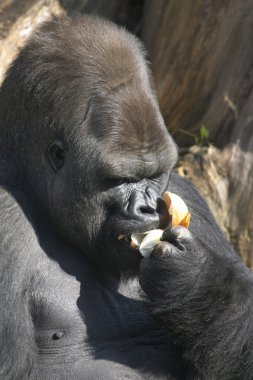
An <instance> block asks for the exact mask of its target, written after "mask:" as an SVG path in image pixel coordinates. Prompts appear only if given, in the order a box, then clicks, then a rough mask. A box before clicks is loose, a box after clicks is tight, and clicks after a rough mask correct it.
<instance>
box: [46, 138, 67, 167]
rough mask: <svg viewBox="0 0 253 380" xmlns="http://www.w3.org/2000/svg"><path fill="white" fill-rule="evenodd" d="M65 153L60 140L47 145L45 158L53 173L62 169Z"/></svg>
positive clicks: (65, 150)
mask: <svg viewBox="0 0 253 380" xmlns="http://www.w3.org/2000/svg"><path fill="white" fill-rule="evenodd" d="M66 153H67V149H66V148H65V146H64V144H63V142H62V141H60V140H56V141H54V142H53V143H52V144H50V145H49V147H48V150H47V157H48V159H49V162H50V164H51V166H52V168H53V169H54V170H55V171H58V170H59V169H61V168H62V167H63V165H64V163H65V157H66Z"/></svg>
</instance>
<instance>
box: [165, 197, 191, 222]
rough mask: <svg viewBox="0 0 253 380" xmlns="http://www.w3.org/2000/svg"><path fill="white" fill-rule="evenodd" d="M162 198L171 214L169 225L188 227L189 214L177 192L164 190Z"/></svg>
mask: <svg viewBox="0 0 253 380" xmlns="http://www.w3.org/2000/svg"><path fill="white" fill-rule="evenodd" d="M163 200H164V202H165V203H166V206H167V208H168V211H169V214H170V216H171V226H172V227H176V226H183V227H186V228H188V227H189V225H190V217H191V214H190V212H189V210H188V207H187V206H186V204H185V202H184V201H183V199H182V198H180V197H179V196H178V195H177V194H174V193H171V192H169V191H166V192H165V193H164V194H163Z"/></svg>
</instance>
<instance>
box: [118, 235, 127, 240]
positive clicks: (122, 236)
mask: <svg viewBox="0 0 253 380" xmlns="http://www.w3.org/2000/svg"><path fill="white" fill-rule="evenodd" d="M125 237H126V236H125V235H119V236H118V240H123V239H125Z"/></svg>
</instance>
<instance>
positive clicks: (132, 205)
mask: <svg viewBox="0 0 253 380" xmlns="http://www.w3.org/2000/svg"><path fill="white" fill-rule="evenodd" d="M127 212H128V217H129V218H130V219H137V220H143V222H144V223H145V222H146V223H157V222H158V221H159V214H158V211H157V197H156V196H155V194H153V193H152V191H151V190H150V188H149V187H147V188H146V189H145V191H143V192H142V191H133V192H132V194H131V196H130V198H129V203H128V207H127Z"/></svg>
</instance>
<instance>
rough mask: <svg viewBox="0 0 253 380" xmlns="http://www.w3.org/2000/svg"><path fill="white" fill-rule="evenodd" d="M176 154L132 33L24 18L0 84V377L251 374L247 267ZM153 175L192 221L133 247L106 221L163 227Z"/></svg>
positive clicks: (129, 229)
mask: <svg viewBox="0 0 253 380" xmlns="http://www.w3.org/2000/svg"><path fill="white" fill-rule="evenodd" d="M176 159H177V150H176V146H175V144H174V142H173V140H172V138H171V137H170V136H169V134H168V133H167V130H166V127H165V125H164V122H163V119H162V116H161V114H160V111H159V107H158V103H157V99H156V95H155V91H154V88H153V85H152V79H151V75H150V71H149V69H148V66H147V63H146V61H145V52H144V50H143V48H142V46H141V44H140V43H139V41H138V40H136V39H135V38H134V37H133V36H132V35H130V34H128V33H127V32H126V31H124V30H122V29H120V28H118V27H116V26H115V25H114V24H111V23H109V22H106V21H103V20H100V19H98V18H94V17H87V16H84V17H74V18H61V19H55V20H53V21H52V22H49V23H46V24H44V25H43V26H42V27H41V28H39V29H38V31H37V32H36V33H35V34H34V35H33V36H32V38H31V40H30V41H29V42H28V43H27V45H26V46H25V47H24V48H23V49H22V50H21V52H20V54H19V55H18V57H17V58H16V60H15V61H14V62H13V64H12V66H11V67H10V69H9V71H8V73H7V75H6V78H5V80H4V82H3V84H2V86H1V89H0V181H1V187H0V220H1V225H0V273H1V277H0V301H1V310H0V341H1V350H0V378H1V379H6V380H8V379H11V380H13V379H35V380H36V379H38V380H42V379H61V380H64V379H100V378H101V379H123V378H132V379H152V378H156V379H185V378H203V379H216V378H217V379H218V378H222V379H239V378H240V379H243V378H245V379H250V378H252V376H253V369H252V366H253V364H252V347H251V346H252V343H251V341H252V339H251V337H252V333H251V325H252V323H251V322H250V320H251V315H252V306H251V305H252V303H251V293H252V274H251V272H249V270H248V269H246V267H245V266H244V265H243V264H242V262H241V261H240V259H239V258H238V257H237V256H236V255H235V253H234V252H233V251H232V249H231V248H230V246H229V245H228V243H227V241H226V240H225V238H224V236H223V235H222V233H221V232H220V230H219V228H218V227H217V225H216V223H215V221H214V219H213V217H212V215H211V213H210V211H209V210H208V208H207V206H206V204H205V202H204V201H203V200H202V199H201V197H200V196H199V194H198V193H197V192H196V191H195V190H194V189H193V188H192V186H191V185H190V184H188V183H187V182H186V181H184V180H182V179H180V178H178V177H177V176H176V175H174V174H171V171H172V169H173V166H174V165H175V162H176ZM167 188H168V189H169V190H171V191H174V192H176V193H177V194H179V195H181V196H182V197H183V198H184V199H185V200H186V202H187V204H188V206H189V209H190V211H191V214H192V221H191V227H190V232H189V231H188V230H184V229H176V230H173V229H172V230H170V229H166V230H165V232H164V240H165V242H163V243H161V244H160V245H159V246H157V248H156V249H155V250H154V252H153V254H152V255H151V257H150V258H149V259H142V257H141V255H140V253H139V252H138V251H137V250H134V249H132V248H130V247H129V245H128V244H127V243H126V242H124V241H121V240H118V236H119V235H120V234H125V235H129V234H131V233H133V232H142V231H145V230H148V229H151V228H157V227H164V221H165V220H166V212H165V205H164V203H163V201H161V198H160V197H161V195H162V193H163V192H164V191H165V190H166V189H167ZM139 279H140V284H141V286H142V288H143V289H144V291H145V293H144V292H143V290H142V288H141V287H140V285H139Z"/></svg>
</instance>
